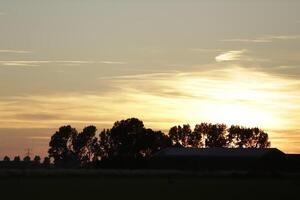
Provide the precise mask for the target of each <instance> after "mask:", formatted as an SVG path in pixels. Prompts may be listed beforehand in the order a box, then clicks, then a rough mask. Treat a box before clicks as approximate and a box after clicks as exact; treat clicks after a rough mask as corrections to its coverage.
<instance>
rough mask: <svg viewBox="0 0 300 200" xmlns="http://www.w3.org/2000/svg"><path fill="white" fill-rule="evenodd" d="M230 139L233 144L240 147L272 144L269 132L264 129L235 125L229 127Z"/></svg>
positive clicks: (263, 146) (259, 146)
mask: <svg viewBox="0 0 300 200" xmlns="http://www.w3.org/2000/svg"><path fill="white" fill-rule="evenodd" d="M228 140H229V141H230V142H231V146H233V147H240V148H266V147H270V145H271V143H270V142H269V138H268V134H267V133H266V132H264V131H263V130H261V129H259V128H246V127H242V126H234V125H232V126H231V127H230V128H229V129H228Z"/></svg>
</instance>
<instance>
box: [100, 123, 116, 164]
mask: <svg viewBox="0 0 300 200" xmlns="http://www.w3.org/2000/svg"><path fill="white" fill-rule="evenodd" d="M114 149H115V147H114V143H113V140H112V137H111V131H110V129H104V130H102V131H101V133H100V134H99V146H98V148H97V149H96V155H97V159H98V160H99V159H104V158H108V157H111V156H114V154H115V153H116V152H115V150H114Z"/></svg>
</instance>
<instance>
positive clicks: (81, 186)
mask: <svg viewBox="0 0 300 200" xmlns="http://www.w3.org/2000/svg"><path fill="white" fill-rule="evenodd" d="M117 172H118V173H119V174H117V175H111V174H110V175H108V174H106V176H101V175H99V174H98V175H96V174H94V175H93V174H92V173H90V174H89V176H86V175H84V173H83V174H81V175H79V174H77V175H74V173H73V175H72V173H71V174H69V175H65V176H63V175H62V174H60V175H59V174H57V173H56V175H55V176H54V174H52V175H51V173H50V174H48V175H47V176H45V175H44V176H37V175H35V176H32V174H31V175H30V174H27V176H24V174H23V175H22V176H2V177H1V178H0V194H1V199H8V200H9V199H18V200H20V199H40V200H48V199H52V200H54V199H67V200H73V199H82V200H86V199H139V200H143V199H151V200H154V199H218V200H219V199H220V200H224V199H240V200H243V199H245V200H247V199H251V200H254V199H300V192H299V191H300V179H299V177H296V176H295V177H293V176H288V177H283V176H264V177H258V176H256V177H249V176H235V177H232V176H219V177H218V176H211V177H209V176H202V177H201V176H192V174H190V175H187V176H184V175H183V174H181V175H180V176H179V175H177V176H175V174H172V173H170V174H169V175H166V173H165V174H163V173H162V172H161V174H157V173H156V174H151V175H144V176H141V175H132V174H131V175H128V173H127V175H126V173H125V172H122V173H123V174H121V172H120V171H115V173H117ZM60 173H63V171H61V172H60ZM77 173H79V172H77ZM81 173H82V172H81ZM94 173H96V172H94ZM111 173H112V172H111ZM131 173H137V172H131ZM140 173H141V172H140ZM144 173H145V172H144ZM174 173H175V172H174ZM19 175H20V174H19Z"/></svg>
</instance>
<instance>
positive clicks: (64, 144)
mask: <svg viewBox="0 0 300 200" xmlns="http://www.w3.org/2000/svg"><path fill="white" fill-rule="evenodd" d="M77 135H78V133H77V130H76V129H75V128H72V127H71V126H70V125H68V126H62V127H60V128H59V130H58V131H56V133H55V134H54V135H53V136H52V137H51V140H50V143H49V146H50V148H49V150H48V153H49V157H50V158H53V159H54V163H55V164H61V165H72V164H74V163H76V162H77V161H78V157H77V155H76V153H75V151H74V143H75V141H76V138H77Z"/></svg>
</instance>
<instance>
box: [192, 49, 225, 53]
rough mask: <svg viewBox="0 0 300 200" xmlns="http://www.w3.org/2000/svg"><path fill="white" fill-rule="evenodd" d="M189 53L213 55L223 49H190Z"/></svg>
mask: <svg viewBox="0 0 300 200" xmlns="http://www.w3.org/2000/svg"><path fill="white" fill-rule="evenodd" d="M190 50H191V51H195V52H201V53H215V52H219V51H223V49H206V48H192V49H190Z"/></svg>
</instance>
